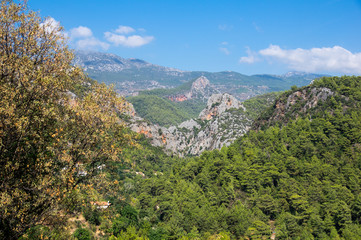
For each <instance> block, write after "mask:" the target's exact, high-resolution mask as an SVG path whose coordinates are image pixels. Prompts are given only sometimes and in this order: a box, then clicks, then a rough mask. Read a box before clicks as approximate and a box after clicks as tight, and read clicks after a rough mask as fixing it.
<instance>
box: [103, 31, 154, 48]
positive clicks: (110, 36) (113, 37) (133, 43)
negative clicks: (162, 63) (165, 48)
mask: <svg viewBox="0 0 361 240" xmlns="http://www.w3.org/2000/svg"><path fill="white" fill-rule="evenodd" d="M104 37H105V39H106V40H107V41H109V42H111V43H113V44H114V45H115V46H119V45H121V46H125V47H140V46H143V45H146V44H148V43H150V42H151V41H153V40H154V37H153V36H144V37H142V36H139V35H132V36H124V35H118V34H115V33H111V32H106V33H104Z"/></svg>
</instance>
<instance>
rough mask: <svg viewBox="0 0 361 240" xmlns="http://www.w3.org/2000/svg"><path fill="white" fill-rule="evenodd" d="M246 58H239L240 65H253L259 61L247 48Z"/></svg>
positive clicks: (255, 54)
mask: <svg viewBox="0 0 361 240" xmlns="http://www.w3.org/2000/svg"><path fill="white" fill-rule="evenodd" d="M247 55H248V56H247V57H241V58H240V59H239V62H240V63H249V64H251V63H255V62H258V61H259V58H258V56H257V53H256V52H253V51H252V50H251V49H250V48H249V47H247Z"/></svg>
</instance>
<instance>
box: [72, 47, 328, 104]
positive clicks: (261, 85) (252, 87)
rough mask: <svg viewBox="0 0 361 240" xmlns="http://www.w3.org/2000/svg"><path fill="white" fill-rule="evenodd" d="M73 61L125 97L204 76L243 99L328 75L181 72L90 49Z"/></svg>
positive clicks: (76, 54) (218, 89) (77, 54)
mask: <svg viewBox="0 0 361 240" xmlns="http://www.w3.org/2000/svg"><path fill="white" fill-rule="evenodd" d="M74 63H75V64H76V65H78V66H81V67H82V68H83V69H84V70H85V72H86V73H87V74H88V75H89V77H91V78H93V79H95V80H98V81H100V82H104V83H106V84H114V86H115V89H116V91H117V92H118V93H120V94H121V95H124V96H132V95H133V96H134V95H137V94H138V93H139V92H140V91H143V90H150V89H156V88H166V89H168V88H174V87H178V86H180V85H182V84H184V83H186V82H189V81H192V80H195V79H197V78H199V77H201V76H204V77H206V78H207V79H208V80H209V81H210V85H211V86H212V87H213V88H214V89H216V90H217V91H219V92H220V93H225V92H227V93H229V94H232V95H233V96H235V97H236V98H237V99H239V100H241V101H242V100H246V99H249V98H250V97H252V96H256V95H258V94H263V93H266V92H272V91H283V90H287V89H289V88H290V87H291V86H293V85H296V86H305V85H307V84H309V83H310V82H311V81H312V80H313V79H315V78H319V77H322V76H325V75H320V74H313V73H303V72H288V73H286V74H283V75H270V74H257V75H251V76H247V75H244V74H241V73H238V72H234V71H222V72H206V71H182V70H179V69H175V68H169V67H164V66H158V65H155V64H152V63H148V62H146V61H144V60H141V59H134V58H129V59H125V58H122V57H120V56H117V55H115V54H109V53H100V52H87V51H77V52H75V59H74Z"/></svg>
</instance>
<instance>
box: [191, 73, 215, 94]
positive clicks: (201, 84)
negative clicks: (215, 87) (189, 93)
mask: <svg viewBox="0 0 361 240" xmlns="http://www.w3.org/2000/svg"><path fill="white" fill-rule="evenodd" d="M208 86H210V82H209V80H208V79H207V78H206V77H204V76H201V77H199V78H197V80H196V81H194V82H193V83H192V88H191V89H192V90H194V91H202V90H204V89H205V88H206V87H208Z"/></svg>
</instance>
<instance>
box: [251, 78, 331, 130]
mask: <svg viewBox="0 0 361 240" xmlns="http://www.w3.org/2000/svg"><path fill="white" fill-rule="evenodd" d="M334 95H335V92H334V91H332V90H331V89H329V88H326V87H321V88H320V87H315V86H313V85H312V84H310V85H309V86H306V87H303V88H299V89H294V90H293V91H287V92H285V93H283V94H282V95H281V96H280V97H279V98H278V99H277V100H276V101H275V103H274V104H273V106H272V107H271V108H269V109H268V111H266V112H264V113H263V114H262V115H261V116H260V117H259V118H258V119H256V121H255V122H254V124H253V128H254V129H262V128H264V127H266V126H272V125H277V124H278V125H279V124H282V125H284V124H287V123H288V121H290V120H293V119H297V118H298V117H304V116H307V115H309V114H310V113H313V112H314V111H318V112H320V111H323V110H325V107H324V106H322V105H324V104H325V103H326V100H328V99H329V98H330V97H332V96H334Z"/></svg>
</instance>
